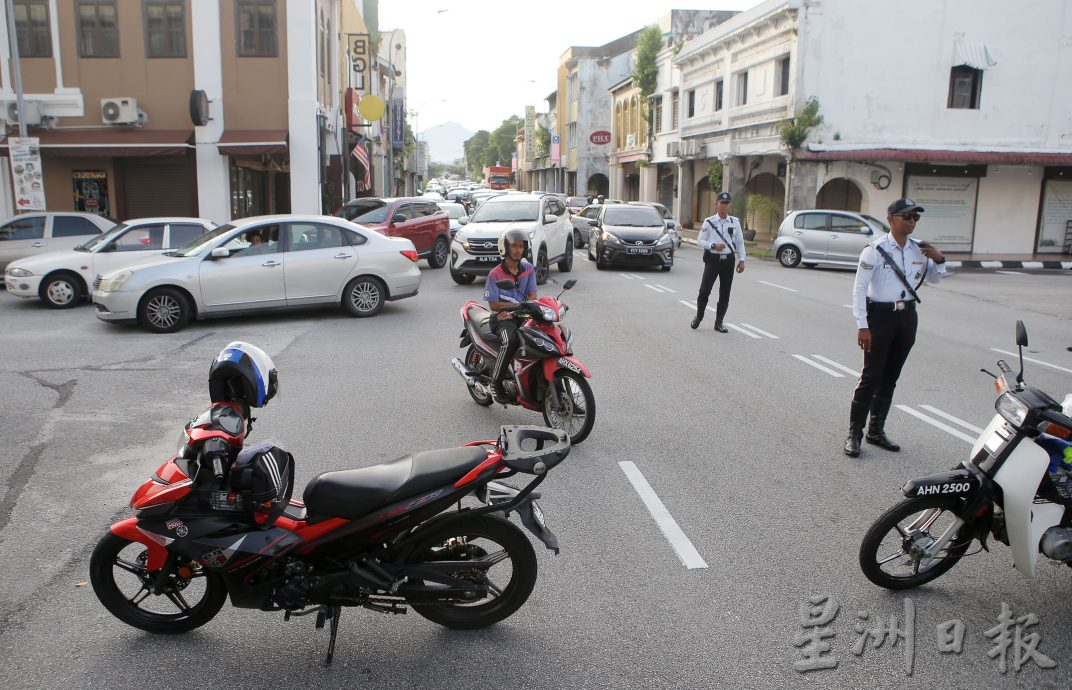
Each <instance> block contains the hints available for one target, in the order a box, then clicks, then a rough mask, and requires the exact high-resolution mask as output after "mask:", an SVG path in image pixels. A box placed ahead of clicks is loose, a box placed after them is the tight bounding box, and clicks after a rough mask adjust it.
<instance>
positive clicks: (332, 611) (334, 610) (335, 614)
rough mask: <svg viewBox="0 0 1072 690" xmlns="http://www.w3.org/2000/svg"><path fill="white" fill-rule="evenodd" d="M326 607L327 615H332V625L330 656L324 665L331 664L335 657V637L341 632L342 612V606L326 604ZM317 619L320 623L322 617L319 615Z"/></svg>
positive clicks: (329, 641)
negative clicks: (340, 619) (340, 617)
mask: <svg viewBox="0 0 1072 690" xmlns="http://www.w3.org/2000/svg"><path fill="white" fill-rule="evenodd" d="M324 608H325V609H326V612H325V617H330V619H331V627H330V628H329V630H330V631H331V634H330V637H329V639H328V658H327V659H326V660H325V661H324V665H325V666H331V660H332V659H333V658H334V657H335V637H336V636H337V635H338V634H339V616H340V615H341V614H342V607H341V606H326V607H324ZM317 619H318V620H317V623H319V622H320V620H319V619H320V617H319V616H317ZM317 627H320V626H317Z"/></svg>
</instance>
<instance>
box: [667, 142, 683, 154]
mask: <svg viewBox="0 0 1072 690" xmlns="http://www.w3.org/2000/svg"><path fill="white" fill-rule="evenodd" d="M680 152H681V142H680V141H668V142H666V156H667V158H676V157H677V155H678V154H679V153H680Z"/></svg>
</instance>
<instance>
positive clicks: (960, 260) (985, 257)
mask: <svg viewBox="0 0 1072 690" xmlns="http://www.w3.org/2000/svg"><path fill="white" fill-rule="evenodd" d="M699 234H700V233H699V231H698V230H692V229H690V228H681V239H682V240H683V241H685V242H689V243H690V244H696V236H697V235H699ZM758 244H759V243H758V242H745V246H746V247H754V246H757V245H758ZM945 256H946V266H947V267H949V268H1020V269H1038V268H1052V269H1056V270H1064V271H1068V270H1072V255H1070V254H963V253H949V254H946V255H945Z"/></svg>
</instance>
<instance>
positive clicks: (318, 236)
mask: <svg viewBox="0 0 1072 690" xmlns="http://www.w3.org/2000/svg"><path fill="white" fill-rule="evenodd" d="M417 259H418V257H417V251H416V249H415V248H414V246H413V243H412V242H410V241H409V240H407V239H403V238H398V237H385V236H384V235H381V234H380V233H378V232H376V231H374V230H369V229H368V228H364V227H362V226H360V225H355V224H353V223H350V222H347V221H345V220H343V219H341V218H333V217H330V216H299V215H277V216H258V217H254V218H243V219H241V220H236V221H233V222H232V223H231V224H229V225H224V226H222V227H220V228H217V229H216V230H214V231H212V232H210V233H208V234H206V235H203V236H202V237H199V238H198V239H196V240H194V241H193V242H191V243H190V244H188V245H186V246H185V247H183V248H182V249H179V250H177V251H175V252H171V253H169V254H168V255H165V256H163V257H161V260H160V261H157V262H153V263H150V264H145V265H141V266H136V267H133V268H130V269H127V270H123V271H118V272H113V273H109V274H107V275H104V276H101V277H99V278H98V279H97V280H96V281H94V291H93V303H94V304H95V305H96V307H97V318H99V319H101V320H102V321H109V322H132V321H137V322H138V323H140V324H141V325H142V326H143V327H144V328H145V329H147V330H149V331H152V332H154V333H171V332H174V331H177V330H179V329H180V328H182V327H183V326H184V325H186V323H187V322H188V321H189V320H190V319H193V318H209V317H216V316H226V315H231V314H238V313H248V312H261V311H270V310H271V311H274V310H285V309H295V308H302V307H311V306H323V305H327V304H341V305H342V307H343V308H344V309H345V310H346V311H347V312H349V313H350V314H351V315H353V316H359V317H362V316H374V315H376V314H378V313H379V312H380V310H381V309H382V308H383V305H384V302H386V301H392V300H399V299H403V298H405V297H412V296H414V295H416V294H417V290H418V289H419V288H420V284H421V273H420V270H419V269H418V268H417Z"/></svg>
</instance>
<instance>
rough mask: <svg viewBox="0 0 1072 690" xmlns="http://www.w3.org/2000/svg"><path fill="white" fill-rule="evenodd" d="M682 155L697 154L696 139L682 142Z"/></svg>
mask: <svg viewBox="0 0 1072 690" xmlns="http://www.w3.org/2000/svg"><path fill="white" fill-rule="evenodd" d="M681 155H682V156H695V155H696V141H695V140H694V139H689V140H688V141H683V142H681Z"/></svg>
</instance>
